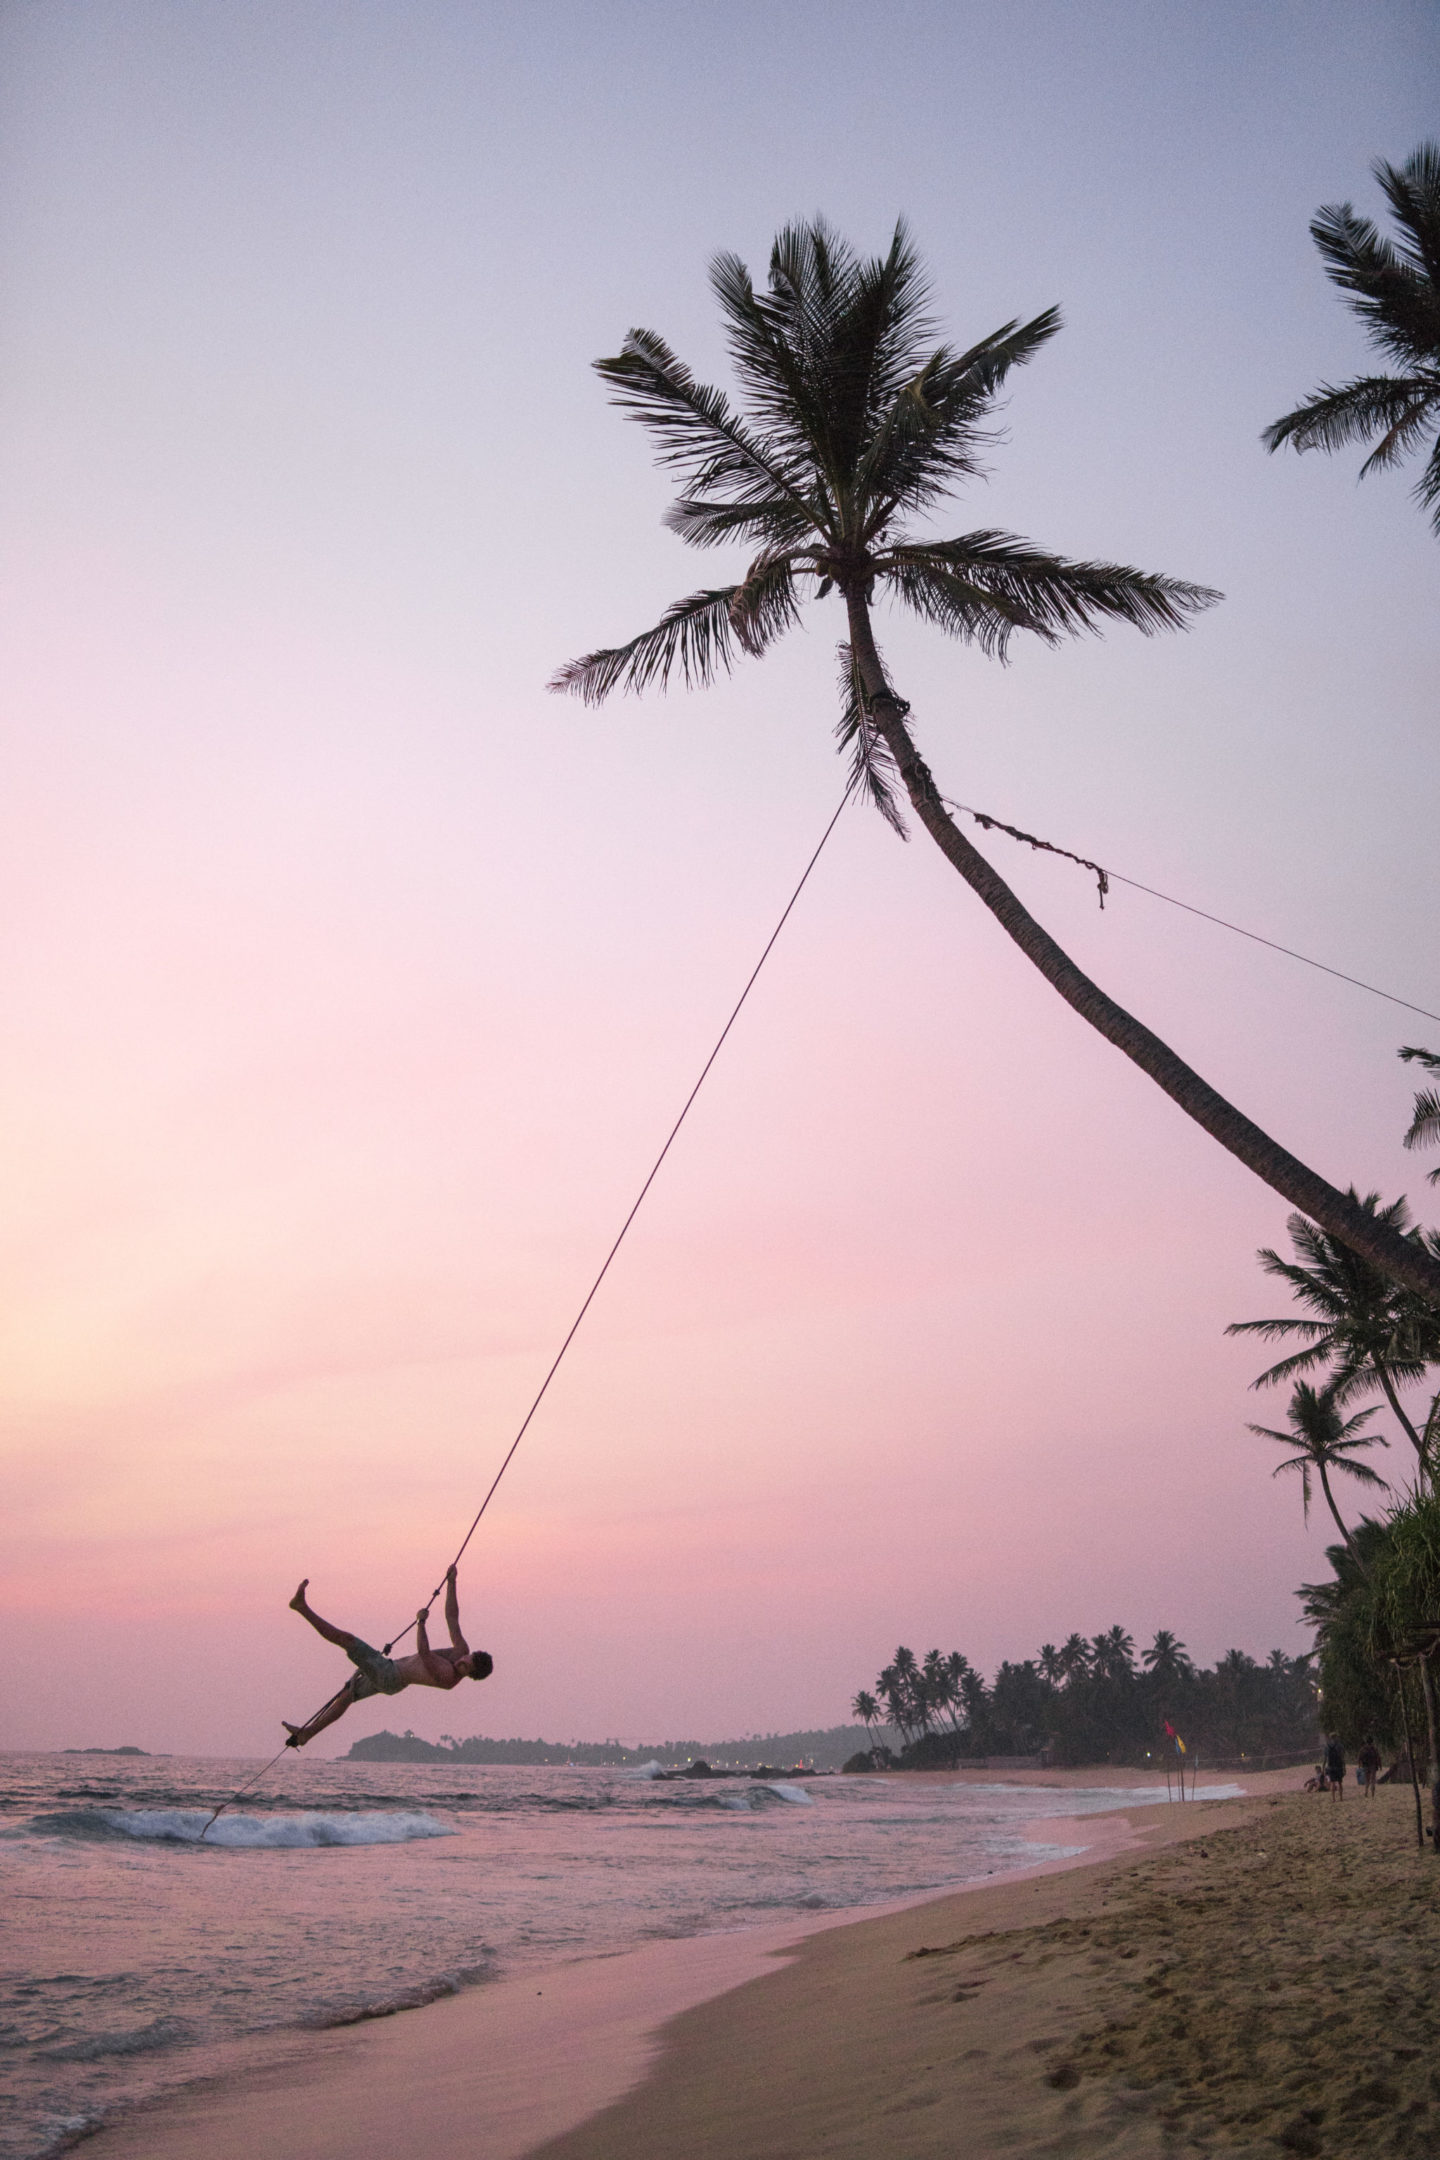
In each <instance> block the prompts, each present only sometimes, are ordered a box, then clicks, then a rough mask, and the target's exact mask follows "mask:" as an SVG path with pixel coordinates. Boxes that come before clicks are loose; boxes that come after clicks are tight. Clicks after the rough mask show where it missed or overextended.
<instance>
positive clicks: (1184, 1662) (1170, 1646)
mask: <svg viewBox="0 0 1440 2160" xmlns="http://www.w3.org/2000/svg"><path fill="white" fill-rule="evenodd" d="M1140 1662H1141V1664H1142V1665H1143V1666H1144V1667H1145V1670H1146V1672H1147V1673H1149V1675H1150V1678H1151V1679H1152V1680H1153V1681H1154V1682H1155V1683H1156V1685H1157V1686H1160V1687H1173V1686H1175V1685H1176V1683H1177V1682H1178V1681H1181V1680H1187V1679H1188V1678H1189V1677H1190V1675H1191V1673H1193V1672H1194V1670H1195V1666H1194V1663H1193V1661H1192V1659H1191V1657H1190V1654H1189V1652H1188V1651H1187V1649H1186V1648H1185V1645H1184V1643H1183V1642H1181V1640H1180V1638H1179V1636H1178V1635H1172V1634H1171V1632H1170V1630H1169V1628H1159V1629H1157V1630H1156V1634H1155V1640H1154V1642H1152V1643H1151V1645H1150V1647H1149V1649H1148V1650H1145V1651H1142V1652H1141V1656H1140Z"/></svg>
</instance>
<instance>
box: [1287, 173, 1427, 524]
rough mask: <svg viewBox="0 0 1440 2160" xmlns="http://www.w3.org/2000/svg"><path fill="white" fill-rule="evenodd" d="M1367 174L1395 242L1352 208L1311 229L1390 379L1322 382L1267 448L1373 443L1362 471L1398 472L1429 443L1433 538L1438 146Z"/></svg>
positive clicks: (1328, 214) (1324, 213)
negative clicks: (1391, 222)
mask: <svg viewBox="0 0 1440 2160" xmlns="http://www.w3.org/2000/svg"><path fill="white" fill-rule="evenodd" d="M1371 170H1372V171H1373V172H1374V175H1375V178H1376V179H1377V180H1378V181H1379V183H1380V186H1381V188H1382V189H1383V190H1384V193H1385V196H1386V199H1387V200H1388V202H1389V204H1390V209H1391V212H1392V213H1393V216H1394V219H1395V223H1396V226H1397V227H1398V228H1399V234H1398V238H1397V239H1395V240H1387V239H1385V238H1384V237H1383V236H1382V235H1381V234H1380V233H1379V232H1378V231H1377V230H1376V228H1375V226H1374V225H1373V224H1372V222H1371V220H1370V219H1369V218H1366V217H1357V215H1356V213H1355V210H1354V208H1353V207H1352V205H1351V204H1350V203H1348V202H1347V203H1327V204H1326V205H1325V207H1324V209H1323V210H1321V211H1320V212H1319V213H1318V214H1317V215H1316V217H1315V218H1314V220H1313V221H1312V223H1311V226H1310V237H1311V238H1312V239H1313V241H1314V242H1315V245H1316V247H1317V248H1319V250H1320V253H1321V255H1322V256H1323V257H1324V260H1325V274H1326V276H1327V277H1328V278H1329V279H1330V281H1331V283H1332V284H1333V285H1338V286H1339V288H1340V290H1341V292H1343V293H1345V294H1346V295H1347V297H1348V298H1349V302H1350V306H1351V307H1352V309H1353V310H1354V312H1355V313H1356V314H1357V315H1358V316H1359V317H1360V320H1361V322H1362V323H1363V324H1364V326H1365V334H1366V336H1367V337H1368V338H1369V340H1370V343H1371V344H1372V345H1373V346H1375V347H1376V348H1377V350H1378V351H1379V352H1380V353H1381V354H1382V355H1383V356H1384V358H1385V359H1386V360H1388V361H1390V362H1391V363H1392V364H1393V366H1394V367H1395V369H1396V371H1397V372H1396V373H1394V374H1388V375H1357V376H1356V377H1355V378H1354V379H1353V380H1352V381H1350V382H1347V383H1341V384H1340V385H1339V387H1338V388H1336V387H1335V386H1334V385H1333V384H1330V383H1323V384H1322V385H1321V387H1320V388H1319V389H1318V390H1316V391H1314V392H1313V393H1312V394H1311V396H1309V397H1308V398H1307V399H1306V400H1305V402H1304V404H1303V405H1297V406H1296V408H1295V410H1294V412H1291V413H1286V415H1285V417H1284V419H1283V420H1277V421H1275V422H1274V424H1273V426H1271V427H1268V428H1266V430H1265V432H1264V434H1263V436H1262V437H1261V441H1262V442H1263V443H1264V445H1265V447H1266V449H1267V450H1279V449H1280V448H1281V447H1282V446H1283V445H1284V444H1286V443H1289V444H1291V446H1292V447H1293V448H1294V449H1296V450H1340V449H1343V448H1344V447H1345V446H1346V444H1348V443H1368V442H1373V443H1374V444H1375V447H1374V449H1373V450H1372V451H1371V452H1370V455H1369V457H1368V458H1366V460H1365V463H1364V464H1363V465H1362V466H1361V468H1360V474H1361V478H1362V479H1363V478H1364V476H1365V474H1366V473H1372V472H1379V471H1381V470H1382V469H1383V468H1384V467H1386V466H1389V465H1398V464H1399V462H1400V460H1401V459H1402V458H1403V457H1405V456H1406V455H1407V454H1408V453H1409V452H1410V451H1412V450H1418V449H1421V448H1423V447H1424V445H1425V442H1426V440H1427V438H1428V437H1429V436H1431V435H1432V434H1433V435H1434V438H1435V439H1434V441H1433V442H1432V443H1431V444H1430V454H1429V456H1428V458H1427V459H1426V461H1425V466H1424V469H1423V471H1422V472H1421V475H1420V478H1419V479H1418V481H1417V482H1416V483H1415V494H1416V497H1417V499H1418V500H1419V501H1420V502H1421V503H1423V504H1425V505H1426V507H1427V508H1428V509H1429V510H1430V522H1431V524H1432V525H1433V526H1434V528H1435V530H1436V532H1437V533H1440V143H1422V144H1421V145H1420V148H1419V149H1418V150H1417V151H1415V152H1414V154H1413V156H1411V157H1408V158H1407V159H1406V160H1405V163H1404V164H1403V165H1399V166H1396V165H1387V164H1386V163H1385V160H1384V159H1383V158H1381V159H1379V160H1377V162H1376V163H1375V165H1374V166H1372V168H1371Z"/></svg>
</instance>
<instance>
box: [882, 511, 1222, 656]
mask: <svg viewBox="0 0 1440 2160" xmlns="http://www.w3.org/2000/svg"><path fill="white" fill-rule="evenodd" d="M878 560H879V562H880V563H881V565H882V566H883V567H885V568H887V569H888V568H889V566H890V565H891V564H893V565H895V567H896V569H897V570H898V569H900V568H901V567H902V566H903V567H909V568H917V567H920V566H927V567H928V568H929V569H930V570H931V572H932V574H933V573H936V572H944V573H946V574H948V575H950V576H952V577H955V578H957V579H959V580H962V581H963V582H964V583H965V584H967V585H973V586H975V587H976V588H977V589H978V590H980V591H981V592H983V593H984V594H985V596H986V599H987V601H988V603H989V605H990V606H991V607H993V608H995V609H996V610H997V611H998V612H1000V613H1001V614H1002V615H1003V616H1004V618H1005V619H1006V620H1007V621H1009V622H1010V623H1011V625H1012V626H1013V627H1018V628H1024V629H1026V630H1029V631H1032V632H1033V633H1034V634H1035V635H1036V636H1039V637H1043V638H1047V639H1050V640H1054V639H1057V638H1060V637H1064V636H1070V637H1073V636H1076V635H1077V634H1078V633H1079V632H1081V631H1086V630H1091V631H1098V630H1099V628H1100V627H1101V625H1102V624H1103V623H1105V622H1124V623H1128V624H1130V626H1131V627H1132V629H1136V630H1140V631H1142V632H1144V633H1145V634H1147V635H1149V634H1150V633H1152V632H1154V631H1157V630H1178V629H1180V628H1181V627H1183V625H1184V622H1185V619H1186V617H1187V616H1189V615H1193V614H1197V613H1198V612H1199V611H1200V610H1201V609H1202V608H1207V607H1213V606H1214V604H1215V602H1216V601H1217V600H1218V599H1219V598H1220V594H1219V593H1217V592H1215V591H1213V590H1212V589H1211V588H1210V587H1209V586H1208V585H1191V584H1187V583H1185V582H1184V581H1183V580H1182V579H1180V578H1168V577H1162V576H1160V575H1159V574H1158V573H1155V572H1153V571H1148V570H1131V569H1129V568H1127V567H1126V566H1125V565H1123V564H1121V563H1107V562H1072V561H1070V560H1068V559H1067V558H1066V557H1065V556H1063V555H1051V554H1047V553H1046V551H1045V550H1044V549H1042V548H1037V547H1032V546H1031V544H1030V543H1029V541H1027V540H1020V539H1017V538H1016V537H1015V536H1014V534H1012V533H1002V532H993V531H982V532H973V533H964V534H962V535H961V536H960V538H958V539H956V540H937V541H925V542H918V543H913V544H906V545H902V546H899V547H895V548H892V549H890V550H888V551H887V552H886V553H885V554H883V555H881V556H880V557H879V558H878Z"/></svg>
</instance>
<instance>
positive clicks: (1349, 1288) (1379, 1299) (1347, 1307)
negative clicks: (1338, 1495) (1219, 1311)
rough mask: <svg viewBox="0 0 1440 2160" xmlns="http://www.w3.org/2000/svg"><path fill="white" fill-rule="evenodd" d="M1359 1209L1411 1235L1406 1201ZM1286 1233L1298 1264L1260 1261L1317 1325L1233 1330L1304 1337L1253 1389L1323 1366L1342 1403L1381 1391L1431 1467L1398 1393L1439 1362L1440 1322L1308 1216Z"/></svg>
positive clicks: (1243, 1325)
mask: <svg viewBox="0 0 1440 2160" xmlns="http://www.w3.org/2000/svg"><path fill="white" fill-rule="evenodd" d="M1354 1197H1356V1198H1357V1199H1358V1195H1354ZM1359 1205H1360V1206H1361V1207H1362V1208H1363V1209H1364V1210H1365V1212H1366V1213H1367V1214H1368V1215H1371V1216H1373V1217H1374V1218H1375V1220H1376V1221H1378V1222H1383V1223H1387V1224H1389V1225H1390V1226H1391V1227H1392V1228H1393V1229H1396V1230H1398V1231H1401V1232H1404V1231H1405V1230H1406V1229H1407V1227H1408V1224H1409V1220H1410V1215H1409V1209H1408V1207H1407V1205H1406V1203H1405V1201H1404V1200H1403V1199H1400V1200H1392V1201H1391V1202H1390V1203H1389V1205H1388V1206H1387V1207H1382V1206H1381V1204H1380V1195H1379V1194H1378V1193H1367V1194H1366V1196H1365V1198H1364V1199H1363V1200H1360V1201H1359ZM1288 1228H1289V1231H1290V1239H1291V1243H1292V1244H1293V1246H1294V1248H1295V1258H1294V1260H1282V1259H1281V1257H1280V1255H1279V1254H1278V1253H1277V1252H1273V1251H1271V1249H1270V1248H1269V1247H1268V1246H1264V1247H1262V1248H1261V1250H1260V1252H1259V1253H1258V1254H1257V1255H1256V1257H1257V1259H1258V1260H1259V1262H1260V1265H1261V1267H1262V1268H1264V1270H1265V1272H1266V1274H1267V1275H1276V1276H1278V1277H1279V1278H1280V1280H1281V1281H1282V1282H1284V1283H1288V1284H1289V1286H1290V1290H1291V1293H1292V1295H1293V1296H1294V1298H1295V1299H1296V1301H1297V1303H1298V1304H1300V1305H1302V1306H1305V1307H1307V1308H1308V1310H1309V1312H1310V1314H1311V1315H1313V1317H1311V1318H1308V1319H1307V1318H1302V1317H1300V1316H1299V1315H1296V1314H1290V1315H1288V1316H1286V1317H1285V1318H1283V1319H1276V1320H1235V1321H1232V1322H1231V1324H1230V1326H1229V1327H1228V1328H1227V1329H1226V1330H1225V1332H1226V1334H1227V1335H1259V1336H1261V1337H1262V1338H1263V1339H1264V1340H1266V1341H1268V1342H1274V1341H1278V1340H1282V1339H1284V1338H1286V1337H1289V1338H1291V1339H1294V1338H1295V1337H1297V1336H1298V1337H1299V1338H1300V1340H1301V1341H1302V1343H1303V1345H1304V1347H1303V1348H1302V1349H1299V1350H1295V1351H1292V1352H1291V1354H1290V1356H1288V1357H1284V1358H1281V1359H1280V1361H1279V1363H1278V1364H1275V1365H1272V1366H1270V1367H1269V1368H1268V1370H1267V1371H1265V1372H1263V1373H1261V1374H1260V1376H1259V1378H1258V1379H1257V1380H1256V1381H1255V1382H1254V1385H1255V1386H1256V1387H1275V1386H1277V1385H1278V1384H1279V1383H1280V1382H1281V1381H1285V1380H1293V1379H1294V1378H1295V1376H1296V1375H1297V1374H1298V1373H1304V1372H1313V1371H1314V1369H1315V1368H1316V1367H1317V1366H1321V1365H1323V1366H1326V1367H1328V1369H1329V1375H1330V1379H1329V1390H1328V1391H1329V1392H1330V1393H1331V1394H1333V1396H1334V1398H1335V1401H1336V1402H1337V1403H1345V1402H1349V1401H1351V1400H1353V1398H1354V1397H1355V1396H1356V1395H1360V1394H1364V1393H1366V1392H1367V1391H1368V1390H1369V1389H1371V1388H1374V1387H1378V1388H1379V1389H1380V1391H1381V1393H1382V1394H1383V1395H1384V1397H1385V1400H1386V1401H1387V1402H1388V1403H1389V1405H1390V1408H1391V1410H1392V1411H1393V1412H1394V1414H1395V1417H1396V1419H1397V1421H1398V1423H1399V1424H1400V1426H1401V1429H1402V1430H1403V1431H1404V1433H1405V1436H1406V1438H1407V1439H1408V1440H1409V1442H1410V1444H1411V1446H1412V1447H1413V1448H1414V1450H1415V1452H1416V1454H1417V1455H1418V1456H1419V1457H1420V1461H1421V1464H1422V1466H1425V1465H1427V1460H1428V1457H1427V1447H1426V1442H1425V1439H1424V1436H1423V1435H1422V1434H1421V1433H1420V1432H1419V1431H1417V1429H1416V1426H1415V1423H1414V1420H1413V1419H1412V1418H1411V1417H1410V1416H1409V1414H1408V1413H1407V1411H1406V1409H1405V1407H1404V1405H1403V1403H1402V1402H1401V1400H1400V1396H1399V1393H1398V1389H1399V1388H1401V1387H1403V1386H1405V1385H1407V1384H1408V1383H1411V1382H1414V1381H1417V1380H1420V1379H1422V1378H1423V1377H1424V1375H1425V1372H1426V1369H1427V1367H1428V1366H1429V1365H1430V1364H1431V1363H1432V1362H1434V1361H1435V1359H1436V1358H1437V1357H1440V1315H1437V1314H1436V1312H1435V1309H1434V1307H1433V1306H1432V1305H1430V1304H1428V1303H1427V1302H1425V1301H1423V1300H1419V1299H1416V1298H1414V1297H1412V1296H1410V1295H1409V1294H1408V1293H1407V1292H1406V1291H1405V1290H1403V1289H1400V1288H1398V1287H1397V1286H1396V1284H1395V1283H1394V1282H1393V1281H1392V1280H1391V1279H1390V1278H1389V1277H1388V1276H1386V1275H1384V1274H1382V1273H1381V1271H1380V1270H1379V1269H1378V1268H1374V1267H1371V1266H1370V1265H1369V1263H1368V1262H1367V1261H1366V1260H1363V1259H1362V1258H1361V1257H1360V1255H1359V1254H1358V1253H1357V1252H1355V1251H1354V1249H1353V1248H1352V1247H1351V1246H1350V1245H1348V1244H1345V1243H1342V1242H1341V1241H1340V1240H1339V1239H1337V1238H1332V1237H1329V1236H1327V1235H1326V1233H1325V1232H1324V1231H1323V1230H1321V1229H1318V1228H1317V1227H1316V1225H1315V1224H1314V1223H1312V1222H1307V1221H1306V1220H1305V1217H1304V1216H1303V1215H1292V1216H1291V1217H1290V1221H1289V1225H1288Z"/></svg>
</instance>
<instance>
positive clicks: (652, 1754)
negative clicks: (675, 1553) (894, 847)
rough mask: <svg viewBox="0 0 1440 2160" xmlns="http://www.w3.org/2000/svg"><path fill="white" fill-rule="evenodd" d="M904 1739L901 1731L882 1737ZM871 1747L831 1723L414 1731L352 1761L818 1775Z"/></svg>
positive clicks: (360, 1745) (358, 1750)
mask: <svg viewBox="0 0 1440 2160" xmlns="http://www.w3.org/2000/svg"><path fill="white" fill-rule="evenodd" d="M883 1737H884V1738H888V1739H890V1740H898V1739H899V1738H900V1735H899V1734H898V1733H887V1734H886V1735H884V1736H883ZM868 1744H869V1742H868V1737H867V1734H866V1732H865V1730H864V1728H863V1727H861V1726H859V1725H830V1726H827V1727H826V1728H825V1729H824V1730H823V1731H812V1732H788V1733H752V1734H751V1735H750V1737H749V1738H748V1739H745V1740H662V1741H657V1742H656V1743H655V1745H654V1746H653V1747H633V1748H632V1747H624V1746H622V1744H621V1743H620V1741H618V1740H572V1741H568V1742H567V1741H559V1740H487V1739H484V1738H483V1737H481V1736H480V1735H478V1734H477V1735H476V1736H475V1737H474V1738H472V1739H469V1740H456V1739H454V1738H453V1737H452V1736H451V1735H450V1734H449V1733H446V1734H444V1735H443V1736H442V1737H441V1738H440V1739H439V1740H438V1741H435V1740H419V1739H417V1738H416V1736H415V1734H414V1733H413V1732H404V1733H392V1732H378V1733H372V1734H371V1735H370V1736H369V1738H368V1739H365V1740H357V1741H356V1742H355V1745H354V1746H353V1747H352V1748H351V1750H350V1753H349V1755H348V1756H347V1758H346V1760H347V1761H349V1762H410V1763H513V1764H517V1765H522V1766H523V1765H525V1764H545V1763H555V1764H559V1763H582V1764H585V1765H587V1766H589V1767H592V1768H597V1769H637V1768H638V1767H639V1766H640V1765H641V1764H642V1763H648V1762H658V1763H660V1764H662V1765H663V1766H664V1768H666V1769H678V1768H679V1767H680V1766H681V1765H683V1764H685V1763H687V1762H696V1761H704V1762H708V1763H710V1764H711V1765H713V1767H714V1768H716V1769H717V1770H718V1769H725V1768H729V1767H735V1768H739V1767H743V1766H748V1765H752V1764H756V1763H771V1764H773V1765H774V1766H775V1767H776V1768H778V1769H788V1768H790V1767H791V1766H792V1765H794V1764H796V1763H808V1764H809V1765H810V1766H811V1768H813V1769H816V1770H838V1769H839V1768H840V1765H841V1764H842V1763H843V1762H844V1761H845V1760H846V1759H847V1757H849V1756H851V1755H853V1754H854V1752H855V1750H856V1748H857V1747H864V1746H867V1745H868Z"/></svg>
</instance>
